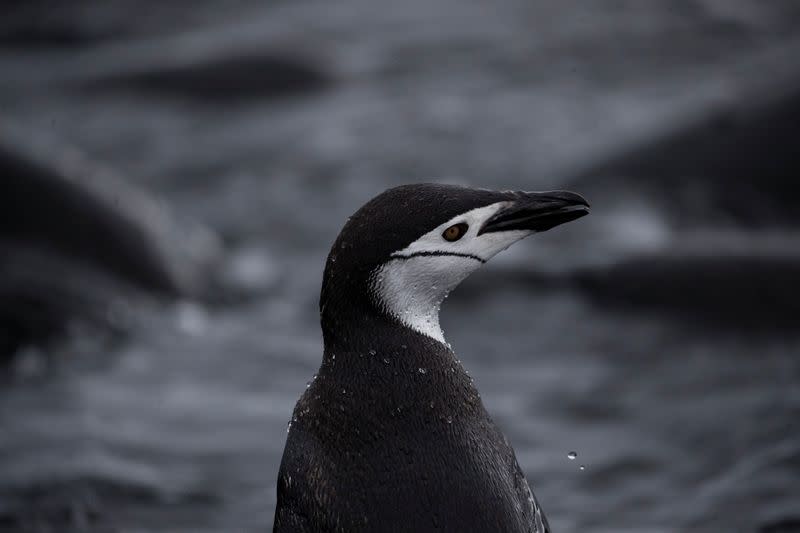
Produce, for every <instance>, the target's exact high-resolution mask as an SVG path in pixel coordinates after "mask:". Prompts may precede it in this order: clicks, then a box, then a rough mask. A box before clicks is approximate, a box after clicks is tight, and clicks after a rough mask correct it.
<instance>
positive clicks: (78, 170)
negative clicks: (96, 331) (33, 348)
mask: <svg viewBox="0 0 800 533" xmlns="http://www.w3.org/2000/svg"><path fill="white" fill-rule="evenodd" d="M0 169H1V171H2V175H3V180H2V182H0V251H2V254H1V255H0V258H2V259H0V331H1V332H2V335H0V355H2V354H3V353H8V352H9V351H11V350H13V349H14V348H15V347H18V346H19V345H20V344H23V343H26V342H34V341H38V340H43V339H46V338H48V337H51V336H54V335H59V334H62V333H64V331H65V330H66V329H67V328H68V327H69V324H70V323H71V321H73V320H76V319H87V320H89V321H90V322H92V323H96V324H103V325H104V326H108V327H110V328H111V329H114V328H115V327H118V326H119V320H117V319H118V318H119V313H115V312H113V309H114V302H115V301H118V300H123V301H130V300H134V299H135V298H136V296H135V294H136V291H137V290H144V291H146V292H149V293H152V294H155V295H158V296H161V297H168V298H174V297H199V298H204V297H208V296H209V291H210V290H211V289H209V287H212V286H213V283H211V277H212V274H213V273H214V272H215V270H216V267H217V262H218V260H219V256H220V248H219V245H218V243H217V241H216V238H215V237H214V236H213V235H212V234H210V233H209V232H207V231H206V230H204V229H202V228H198V227H190V226H187V225H185V224H178V223H176V221H175V220H173V218H172V217H171V216H170V215H169V213H168V212H167V210H166V209H165V208H164V207H163V206H161V205H159V204H158V203H157V202H155V201H153V200H152V199H150V198H149V197H147V196H146V195H145V194H144V193H142V192H140V191H137V190H135V189H133V188H132V187H131V186H129V185H127V184H125V183H124V182H122V181H121V180H119V179H118V178H116V177H114V176H112V175H110V174H108V173H107V172H104V171H102V170H100V169H98V168H97V167H96V166H95V165H91V164H89V163H88V162H87V161H85V160H84V159H82V158H81V157H79V156H78V155H77V154H73V153H66V154H65V155H64V156H63V157H61V158H59V159H57V160H53V161H50V162H48V163H40V162H37V161H34V160H33V159H32V158H30V157H28V156H25V155H22V154H21V153H20V152H19V151H15V150H13V149H12V148H9V147H4V146H0Z"/></svg>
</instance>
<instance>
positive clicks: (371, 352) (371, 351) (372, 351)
mask: <svg viewBox="0 0 800 533" xmlns="http://www.w3.org/2000/svg"><path fill="white" fill-rule="evenodd" d="M369 354H370V355H377V354H378V352H376V351H375V350H370V351H369Z"/></svg>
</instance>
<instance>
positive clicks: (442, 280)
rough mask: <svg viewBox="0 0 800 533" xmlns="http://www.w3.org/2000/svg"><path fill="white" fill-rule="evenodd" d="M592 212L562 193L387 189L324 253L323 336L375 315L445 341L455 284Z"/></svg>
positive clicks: (448, 187) (577, 199)
mask: <svg viewBox="0 0 800 533" xmlns="http://www.w3.org/2000/svg"><path fill="white" fill-rule="evenodd" d="M588 212H589V204H588V203H587V202H586V200H584V199H583V197H581V196H580V195H578V194H575V193H572V192H567V191H550V192H521V191H490V190H484V189H472V188H468V187H461V186H455V185H442V184H431V183H426V184H414V185H403V186H400V187H396V188H393V189H389V190H387V191H385V192H383V193H382V194H380V195H378V196H376V197H375V198H373V199H372V200H370V201H369V202H367V203H366V204H365V205H364V206H363V207H362V208H361V209H359V210H358V211H357V212H356V213H355V214H354V215H353V216H351V217H350V218H349V219H348V221H347V223H346V224H345V226H344V228H343V229H342V231H341V233H340V234H339V237H338V238H337V239H336V242H335V243H334V245H333V247H332V249H331V252H330V254H329V256H328V261H327V263H326V266H325V273H324V276H323V285H322V294H321V298H320V314H321V318H322V328H323V333H324V334H325V336H326V340H327V338H328V337H329V336H330V334H331V333H332V331H333V330H334V329H335V328H342V327H345V329H346V326H347V325H348V324H346V322H347V321H348V320H351V321H352V320H355V321H356V322H358V321H359V320H360V319H363V318H365V317H370V318H375V317H380V318H383V319H386V320H388V321H389V322H393V323H395V324H398V325H400V326H405V327H408V328H411V329H412V330H415V331H417V332H418V333H421V334H423V335H427V336H428V337H431V338H433V339H435V340H437V341H440V342H444V335H443V333H442V331H441V328H440V327H439V307H440V305H441V303H442V301H443V300H444V298H445V297H446V296H447V294H448V293H449V292H450V291H451V290H453V289H454V288H455V287H456V286H457V285H458V284H459V283H461V281H463V280H464V279H465V278H466V277H467V276H468V275H469V274H470V273H471V272H473V271H474V270H476V269H477V268H479V267H480V266H482V265H483V264H484V263H486V262H487V261H488V260H489V259H491V258H492V257H494V256H495V255H496V254H497V253H499V252H501V251H502V250H505V249H506V248H508V247H509V246H511V245H512V244H513V243H515V242H517V241H518V240H520V239H522V238H524V237H527V236H529V235H531V234H533V233H536V232H540V231H546V230H548V229H550V228H553V227H555V226H557V225H559V224H563V223H565V222H569V221H571V220H575V219H577V218H580V217H582V216H584V215H586V214H588ZM350 325H354V326H356V327H357V324H350Z"/></svg>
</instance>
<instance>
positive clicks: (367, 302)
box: [273, 183, 589, 533]
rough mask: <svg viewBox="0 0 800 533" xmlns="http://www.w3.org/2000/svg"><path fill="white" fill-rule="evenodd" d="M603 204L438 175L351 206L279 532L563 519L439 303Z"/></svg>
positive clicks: (323, 298)
mask: <svg viewBox="0 0 800 533" xmlns="http://www.w3.org/2000/svg"><path fill="white" fill-rule="evenodd" d="M588 213H589V204H588V203H587V201H586V200H585V199H584V198H583V197H582V196H580V195H578V194H576V193H573V192H567V191H551V192H514V191H490V190H484V189H474V188H468V187H462V186H456V185H444V184H431V183H428V184H413V185H403V186H400V187H396V188H392V189H389V190H387V191H385V192H383V193H381V194H380V195H378V196H376V197H375V198H373V199H372V200H370V201H369V202H368V203H366V204H365V205H364V206H363V207H361V209H359V210H358V211H357V212H356V213H355V214H354V215H353V216H351V217H350V218H349V219H348V221H347V222H346V224H345V225H344V228H343V229H342V230H341V233H340V234H339V236H338V237H337V239H336V241H335V242H334V244H333V246H332V248H331V251H330V254H329V255H328V259H327V262H326V264H325V270H324V274H323V281H322V290H321V295H320V302H319V311H320V322H321V326H322V333H323V342H324V353H323V357H322V363H321V366H320V368H319V370H318V372H317V374H316V375H315V376H314V379H313V380H312V381H310V382H309V384H308V387H307V389H306V390H305V392H304V393H303V395H302V397H301V398H300V400H299V401H298V402H297V405H296V406H295V409H294V412H293V415H292V419H291V421H290V422H289V430H288V436H287V440H286V446H285V449H284V453H283V458H282V460H281V465H280V470H279V472H278V483H277V507H276V511H275V517H274V526H273V531H274V533H301V532H303V533H305V532H308V533H311V532H316V533H320V532H371V531H375V532H400V531H403V532H409V531H410V532H426V531H436V532H459V533H465V532H470V531H474V532H505V533H517V532H519V533H522V532H526V533H533V532H535V533H546V532H549V531H550V529H549V526H548V524H547V519H546V518H545V516H544V514H543V512H542V509H541V507H540V506H539V503H538V501H537V500H536V498H535V496H534V495H533V492H532V491H531V489H530V487H529V485H528V482H527V480H526V479H525V475H524V474H523V472H522V470H521V469H520V466H519V464H518V462H517V459H516V457H515V454H514V450H513V448H512V447H511V445H510V444H509V442H508V440H507V439H506V437H505V436H504V435H503V433H502V432H501V431H500V430H499V429H498V428H497V426H496V425H495V424H494V422H493V421H492V419H491V417H490V416H489V414H488V413H487V412H486V409H485V408H484V406H483V403H482V401H481V399H480V395H479V393H478V391H477V389H476V388H475V387H474V386H473V383H472V379H471V378H470V377H469V375H468V373H467V371H466V370H465V369H464V368H463V367H462V365H461V363H460V361H459V360H458V359H457V357H456V355H455V353H454V352H453V350H452V349H451V347H450V345H449V344H448V343H447V342H446V341H445V337H444V334H443V333H442V330H441V327H440V325H439V308H440V306H441V304H442V302H443V300H444V299H445V297H446V296H447V295H448V293H449V292H450V291H451V290H452V289H454V288H455V287H456V286H457V285H458V284H459V283H460V282H461V281H463V280H464V279H465V278H466V277H467V276H468V275H469V274H470V273H471V272H473V271H474V270H476V269H477V268H479V267H480V266H482V265H483V264H484V263H486V262H487V261H488V260H489V259H491V258H492V257H493V256H494V255H496V254H497V253H499V252H501V251H502V250H504V249H506V248H508V247H509V246H510V245H511V244H513V243H514V242H516V241H518V240H520V239H522V238H524V237H527V236H529V235H531V234H533V233H536V232H540V231H545V230H548V229H550V228H553V227H555V226H558V225H559V224H563V223H565V222H569V221H571V220H575V219H577V218H580V217H582V216H584V215H586V214H588Z"/></svg>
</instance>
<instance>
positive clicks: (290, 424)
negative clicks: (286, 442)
mask: <svg viewBox="0 0 800 533" xmlns="http://www.w3.org/2000/svg"><path fill="white" fill-rule="evenodd" d="M291 429H292V421H291V420H289V423H288V424H286V433H289V430H291Z"/></svg>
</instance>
